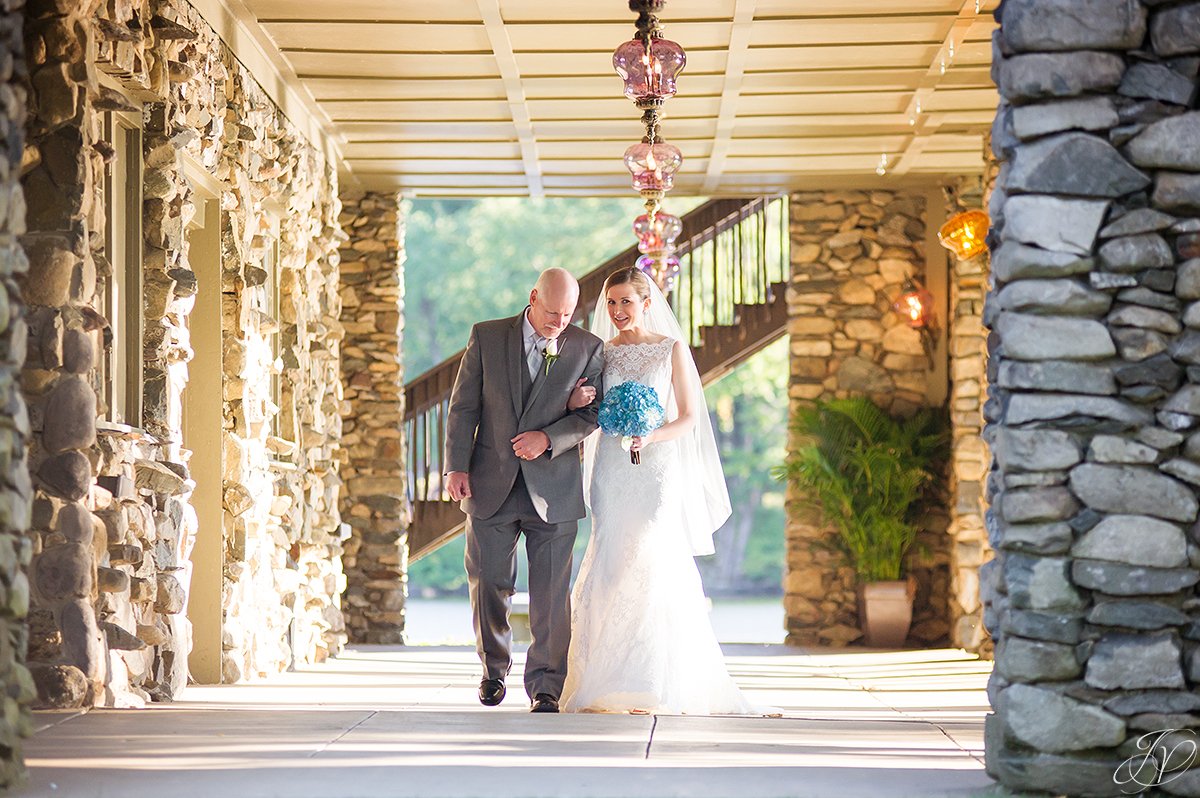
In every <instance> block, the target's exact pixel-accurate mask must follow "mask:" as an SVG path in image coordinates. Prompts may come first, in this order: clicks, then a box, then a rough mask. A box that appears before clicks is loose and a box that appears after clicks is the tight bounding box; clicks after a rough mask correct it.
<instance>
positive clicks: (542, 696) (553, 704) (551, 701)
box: [529, 693, 558, 712]
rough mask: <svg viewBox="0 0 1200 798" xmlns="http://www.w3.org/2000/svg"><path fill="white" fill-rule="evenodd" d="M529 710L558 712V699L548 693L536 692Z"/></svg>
mask: <svg viewBox="0 0 1200 798" xmlns="http://www.w3.org/2000/svg"><path fill="white" fill-rule="evenodd" d="M529 711H530V712H558V699H557V698H555V697H554V696H552V695H550V694H549V693H538V694H537V695H536V696H534V697H533V706H531V707H530V708H529Z"/></svg>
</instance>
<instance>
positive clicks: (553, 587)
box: [466, 472, 579, 698]
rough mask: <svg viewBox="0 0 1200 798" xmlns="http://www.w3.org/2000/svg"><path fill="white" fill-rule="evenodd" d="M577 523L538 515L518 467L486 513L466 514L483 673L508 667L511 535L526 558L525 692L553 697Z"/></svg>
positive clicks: (562, 673)
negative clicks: (529, 638) (496, 505)
mask: <svg viewBox="0 0 1200 798" xmlns="http://www.w3.org/2000/svg"><path fill="white" fill-rule="evenodd" d="M578 532H579V522H578V521H567V522H565V523H561V524H551V523H548V522H546V521H543V520H542V519H541V517H540V516H539V515H538V513H537V510H535V509H534V506H533V502H532V501H531V500H530V498H529V490H528V488H526V486H525V480H524V479H523V478H522V477H521V475H520V472H518V473H517V480H516V483H515V484H514V485H513V488H512V490H511V491H510V492H509V494H508V498H506V499H505V500H504V503H503V504H502V505H501V506H500V509H499V510H498V511H496V513H495V514H494V515H492V516H491V517H489V518H486V519H483V518H476V517H474V516H471V515H468V516H467V554H466V566H467V580H468V583H469V585H470V590H471V608H472V610H473V615H474V617H473V619H472V620H473V622H474V626H475V643H476V649H477V650H478V652H479V660H480V662H482V663H483V670H484V678H487V679H501V680H503V679H504V678H505V677H506V676H507V675H508V672H509V669H510V668H511V667H512V627H511V626H510V625H509V617H508V616H509V612H510V610H511V609H512V596H513V593H514V592H516V584H517V538H518V537H520V535H521V533H524V534H525V552H526V554H527V555H528V557H529V625H530V628H531V631H532V632H533V643H532V644H531V645H530V646H529V653H528V656H527V657H526V661H525V692H526V693H528V694H529V697H530V698H533V697H534V696H536V695H538V694H539V693H548V694H549V695H552V696H554V697H555V698H557V697H558V696H559V695H560V694H561V693H562V688H563V682H564V681H565V680H566V677H567V649H568V647H569V646H570V643H571V551H572V548H573V547H574V545H575V536H576V534H577V533H578Z"/></svg>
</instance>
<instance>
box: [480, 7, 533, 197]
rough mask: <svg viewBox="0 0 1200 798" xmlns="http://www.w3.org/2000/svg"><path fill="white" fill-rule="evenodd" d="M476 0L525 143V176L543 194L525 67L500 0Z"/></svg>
mask: <svg viewBox="0 0 1200 798" xmlns="http://www.w3.org/2000/svg"><path fill="white" fill-rule="evenodd" d="M476 3H477V4H478V6H479V15H480V16H481V17H482V18H483V25H484V29H485V30H486V31H487V36H488V41H490V42H491V44H492V53H493V54H494V55H495V56H496V65H497V66H498V67H499V69H500V78H501V79H502V80H503V81H504V92H505V94H506V95H507V96H508V108H509V112H510V113H511V114H512V120H513V125H514V126H516V129H517V141H518V142H519V143H520V145H521V162H522V163H523V164H524V166H525V178H526V180H527V181H528V182H529V196H531V197H541V196H542V195H543V194H544V193H545V191H544V189H543V187H542V169H541V166H540V165H539V164H538V153H537V139H535V138H534V135H533V121H532V120H531V119H530V117H529V106H528V105H527V104H526V102H525V87H524V86H523V85H521V71H520V70H519V69H518V68H517V58H516V56H515V55H513V48H512V42H511V41H510V40H509V38H508V30H507V29H506V28H505V27H504V18H503V17H502V16H501V14H500V0H476Z"/></svg>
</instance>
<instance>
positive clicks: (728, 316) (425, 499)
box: [404, 197, 790, 562]
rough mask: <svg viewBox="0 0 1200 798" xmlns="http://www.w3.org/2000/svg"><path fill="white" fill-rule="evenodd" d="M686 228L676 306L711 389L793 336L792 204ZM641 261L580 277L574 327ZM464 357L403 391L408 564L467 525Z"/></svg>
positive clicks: (773, 202) (779, 202) (696, 220)
mask: <svg viewBox="0 0 1200 798" xmlns="http://www.w3.org/2000/svg"><path fill="white" fill-rule="evenodd" d="M772 215H774V216H775V217H776V218H775V219H774V221H772V219H771V216H772ZM681 221H682V222H683V233H682V234H681V235H680V237H679V240H678V241H677V250H676V254H677V255H678V256H679V258H680V260H681V261H682V267H681V270H680V275H679V278H678V280H677V284H676V286H675V290H674V291H673V292H672V294H671V304H672V306H673V307H674V310H675V312H676V315H677V316H678V317H679V321H680V325H681V326H682V327H683V329H684V331H685V332H686V333H687V334H688V335H689V336H690V338H691V340H690V341H689V342H688V343H689V344H690V345H691V348H692V354H693V356H694V357H695V358H696V365H697V367H698V368H699V371H700V378H701V380H702V381H703V383H704V384H705V385H709V384H711V383H713V382H716V381H717V380H718V379H720V378H721V377H723V376H725V375H726V374H728V373H729V372H730V371H731V370H732V369H733V368H734V367H736V366H737V365H738V364H740V363H742V362H743V361H745V360H746V359H747V358H749V357H750V356H752V355H754V354H755V353H756V352H758V351H759V350H761V349H762V348H763V347H765V346H766V345H767V344H769V343H771V342H772V341H774V340H776V339H777V338H778V337H779V336H780V335H782V334H783V333H784V332H785V331H786V329H787V301H786V298H785V294H786V287H787V280H788V275H789V270H790V265H789V259H788V232H787V229H788V226H787V198H786V197H754V198H751V199H717V200H710V201H709V202H706V203H704V204H703V205H700V206H698V207H697V208H695V209H694V210H692V211H690V212H689V213H687V214H685V215H684V216H683V217H682V219H681ZM638 254H639V253H638V251H637V247H636V246H633V247H629V248H628V249H626V250H625V251H623V252H621V253H620V254H618V255H615V256H613V257H612V258H609V259H608V260H607V261H605V262H604V263H603V264H601V265H600V266H598V267H597V268H595V269H593V270H592V271H590V272H588V273H587V274H585V275H584V276H582V277H580V278H579V295H580V302H579V307H578V308H577V309H576V311H575V319H574V321H576V322H578V323H582V324H586V323H587V322H588V318H587V315H588V314H589V313H590V312H591V310H592V307H593V305H594V298H595V297H596V296H597V295H598V294H599V293H600V290H601V288H603V285H604V280H605V279H606V278H607V277H608V275H609V274H611V273H612V272H613V271H616V270H617V269H619V268H621V267H623V266H631V265H633V262H634V261H635V260H637V257H638ZM514 312H515V311H514ZM462 354H463V353H462V351H459V352H456V353H454V354H453V355H452V356H450V357H449V358H447V359H446V360H444V361H443V362H441V363H439V364H438V365H436V366H434V367H433V368H431V369H429V370H428V371H426V372H425V373H424V374H421V375H419V376H418V377H417V378H416V379H414V380H413V381H411V382H409V383H408V384H406V385H405V386H404V398H405V406H404V423H405V426H406V428H407V433H408V435H407V450H408V491H409V500H410V501H411V503H412V509H413V518H412V524H411V525H410V527H409V533H408V550H409V561H410V562H412V561H415V560H418V559H420V558H421V557H423V556H425V555H426V554H429V553H430V552H432V551H434V550H435V549H437V548H438V547H439V546H441V545H442V544H443V543H446V542H447V541H449V540H451V539H453V538H454V537H455V536H456V535H458V534H459V533H460V532H462V530H463V526H464V524H465V523H466V516H465V515H464V514H463V512H462V511H461V510H460V509H459V507H458V504H457V503H456V502H452V501H450V498H449V496H448V495H447V494H446V493H445V491H444V490H443V487H442V479H441V474H442V471H443V454H442V448H443V447H442V444H443V435H444V432H445V423H446V412H447V408H448V406H449V402H450V392H451V390H452V389H453V387H454V379H455V377H456V376H457V374H458V364H459V361H460V360H461V358H462Z"/></svg>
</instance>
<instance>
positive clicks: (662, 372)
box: [604, 338, 675, 407]
mask: <svg viewBox="0 0 1200 798" xmlns="http://www.w3.org/2000/svg"><path fill="white" fill-rule="evenodd" d="M674 345H675V339H674V338H664V339H663V340H661V341H658V342H656V343H652V344H613V343H605V344H604V387H605V388H606V389H607V388H611V387H613V386H614V385H620V384H621V383H623V382H630V381H634V382H640V383H642V384H643V385H649V386H650V387H651V388H653V389H654V390H655V391H656V392H657V393H658V400H659V401H660V402H662V403H663V406H664V407H666V402H667V397H668V395H669V394H670V391H671V349H672V348H673V347H674Z"/></svg>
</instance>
